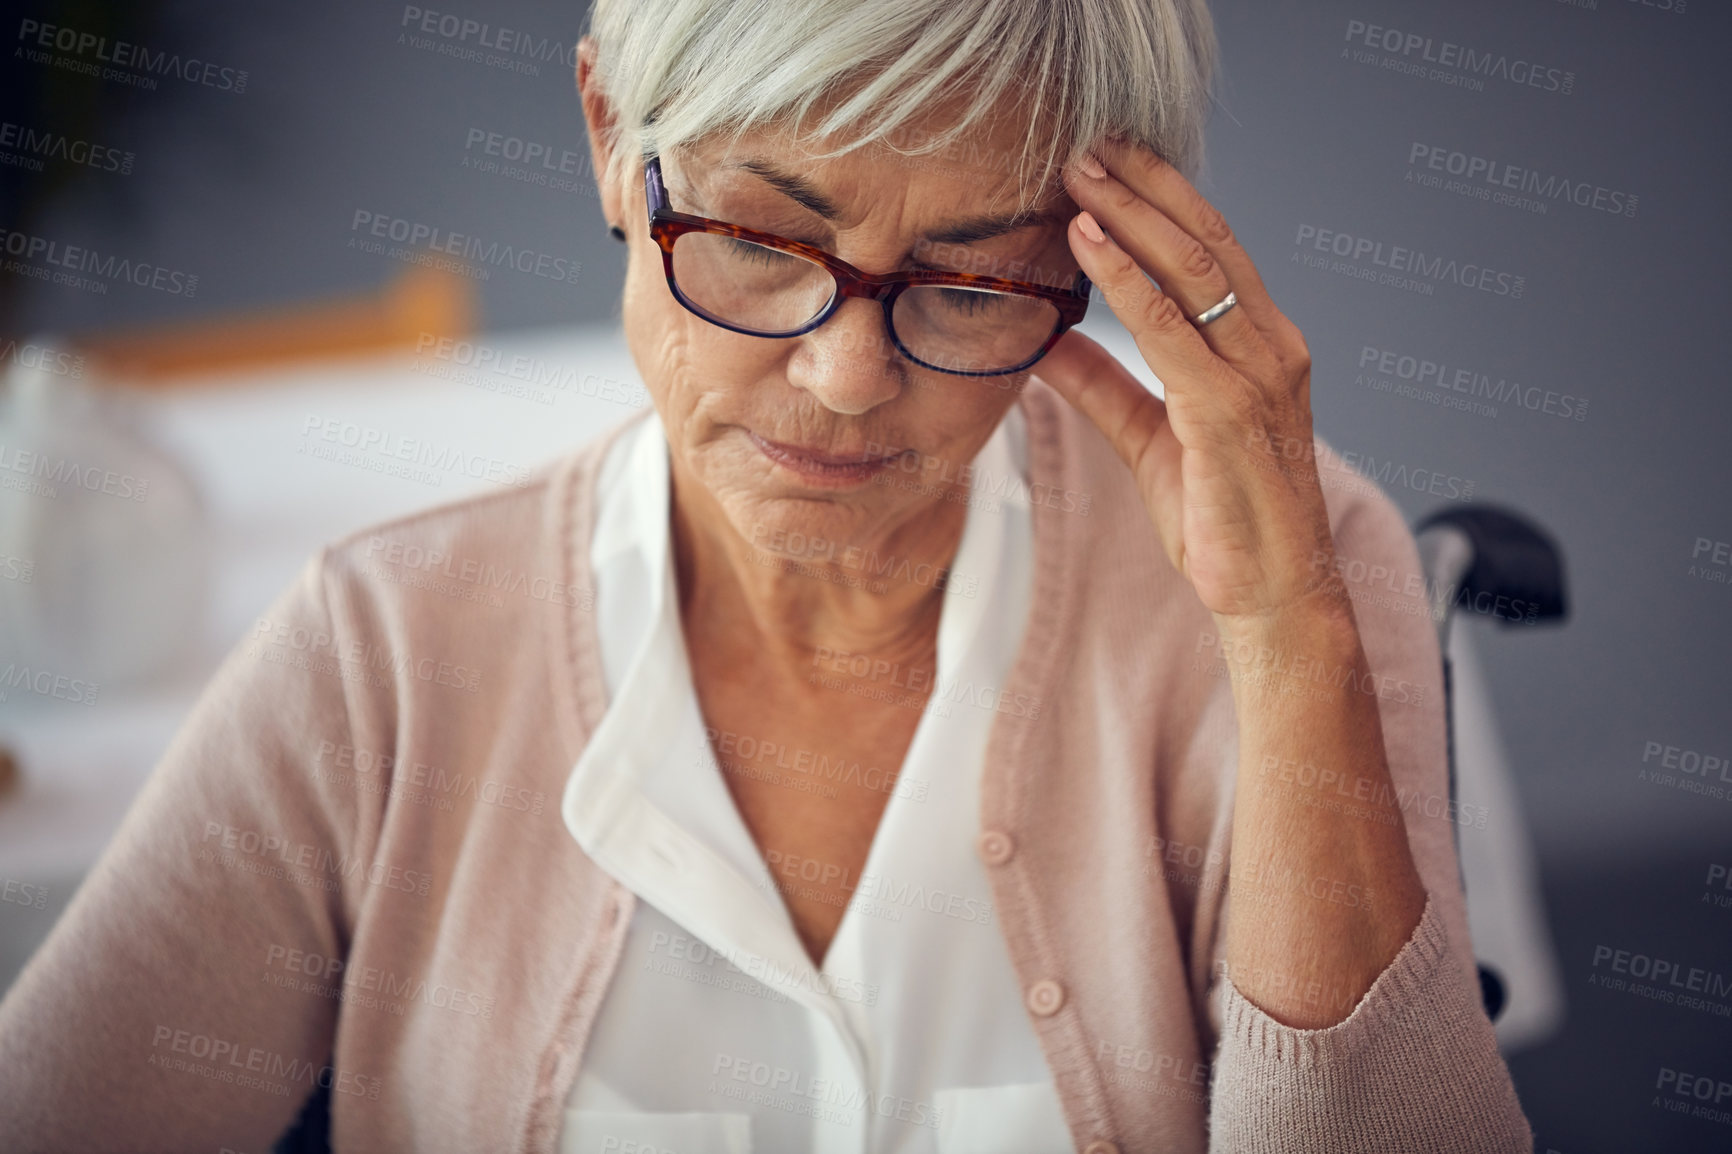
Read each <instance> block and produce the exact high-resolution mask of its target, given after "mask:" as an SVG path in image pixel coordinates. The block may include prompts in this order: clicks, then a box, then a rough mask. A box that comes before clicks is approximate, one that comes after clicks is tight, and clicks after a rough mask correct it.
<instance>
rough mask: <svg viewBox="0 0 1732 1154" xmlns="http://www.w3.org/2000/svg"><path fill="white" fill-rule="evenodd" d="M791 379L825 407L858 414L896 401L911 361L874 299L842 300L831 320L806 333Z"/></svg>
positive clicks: (794, 384) (906, 381)
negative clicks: (893, 337)
mask: <svg viewBox="0 0 1732 1154" xmlns="http://www.w3.org/2000/svg"><path fill="white" fill-rule="evenodd" d="M797 339H798V340H799V341H800V346H801V347H800V350H799V351H798V352H797V353H796V354H795V356H794V357H793V359H792V361H791V362H790V364H789V367H788V380H789V383H790V384H792V385H793V386H794V387H795V388H799V389H804V390H806V391H807V392H808V393H811V394H812V396H813V397H815V398H817V400H818V401H819V402H820V403H821V404H822V405H823V406H824V407H825V408H827V409H829V410H831V411H832V412H837V413H847V414H849V415H858V414H860V413H864V412H868V411H869V410H871V409H874V408H876V407H877V406H879V405H882V404H883V403H884V402H886V401H890V400H894V399H895V398H896V396H897V395H898V394H900V393H901V392H902V390H903V389H904V388H906V387H907V386H908V383H909V378H908V371H909V367H910V366H909V362H908V361H907V359H906V358H904V357H903V356H902V354H901V353H899V352H897V351H896V346H895V345H894V344H893V343H892V342H891V340H890V334H889V333H888V332H887V331H886V330H885V327H884V308H883V306H882V305H880V304H878V303H877V302H876V301H869V300H862V299H859V298H857V297H856V298H852V299H849V300H845V301H843V302H842V306H841V307H840V308H838V309H837V310H836V312H835V314H834V315H832V316H831V317H830V319H829V320H827V321H825V322H824V323H823V324H822V325H819V326H818V327H817V328H816V329H813V330H812V331H811V332H809V333H807V334H806V335H805V336H803V337H799V338H797Z"/></svg>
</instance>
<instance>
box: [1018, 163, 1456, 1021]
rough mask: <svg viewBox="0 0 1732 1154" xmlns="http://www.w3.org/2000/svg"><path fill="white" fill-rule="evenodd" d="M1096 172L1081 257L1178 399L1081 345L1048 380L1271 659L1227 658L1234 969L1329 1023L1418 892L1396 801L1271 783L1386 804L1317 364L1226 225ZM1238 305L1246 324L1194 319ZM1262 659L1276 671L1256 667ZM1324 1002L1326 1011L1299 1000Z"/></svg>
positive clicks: (1184, 192)
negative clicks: (1338, 545)
mask: <svg viewBox="0 0 1732 1154" xmlns="http://www.w3.org/2000/svg"><path fill="white" fill-rule="evenodd" d="M1096 156H1097V157H1098V158H1099V160H1100V161H1101V162H1102V164H1103V165H1104V168H1103V167H1101V166H1100V165H1096V166H1094V167H1095V168H1097V170H1098V171H1096V172H1094V173H1090V172H1087V171H1076V170H1070V171H1067V174H1066V182H1067V184H1068V186H1069V191H1070V195H1071V197H1072V199H1073V200H1075V201H1076V203H1077V204H1078V206H1079V207H1081V208H1082V210H1083V212H1082V213H1080V214H1079V215H1078V216H1077V217H1076V218H1075V219H1073V220H1072V221H1071V224H1070V229H1069V240H1070V246H1071V250H1072V252H1073V253H1074V254H1075V255H1076V259H1077V261H1078V263H1079V264H1080V265H1081V267H1082V269H1083V271H1084V272H1085V273H1087V274H1088V276H1089V279H1090V280H1092V281H1093V282H1094V283H1095V284H1096V285H1097V286H1098V287H1099V290H1100V292H1101V294H1102V296H1103V297H1104V299H1105V300H1106V302H1107V304H1108V305H1109V306H1110V307H1111V308H1112V310H1113V312H1114V313H1116V314H1117V315H1118V317H1119V319H1120V320H1121V321H1123V322H1124V325H1125V327H1126V328H1127V329H1129V330H1130V332H1131V335H1132V336H1133V337H1134V338H1135V340H1136V344H1137V349H1138V351H1139V352H1141V353H1142V355H1143V358H1144V359H1145V360H1146V361H1147V362H1148V365H1149V367H1150V368H1151V369H1152V370H1153V371H1154V373H1155V375H1156V376H1158V377H1159V378H1160V379H1161V381H1162V383H1163V384H1164V385H1165V388H1166V398H1165V400H1164V401H1163V400H1161V399H1160V398H1158V397H1156V396H1154V395H1153V394H1152V393H1150V392H1149V391H1148V390H1147V389H1146V388H1144V386H1143V385H1142V383H1141V382H1140V381H1138V380H1137V379H1136V378H1135V377H1134V376H1132V375H1131V374H1130V372H1128V371H1127V370H1126V369H1125V367H1124V366H1123V365H1121V364H1119V363H1118V362H1117V361H1116V360H1115V359H1114V358H1113V357H1112V356H1111V354H1109V353H1108V352H1107V351H1106V350H1105V349H1103V348H1102V347H1101V346H1100V345H1098V344H1096V343H1095V342H1094V341H1092V340H1089V339H1088V338H1087V337H1085V336H1083V335H1082V334H1080V333H1077V332H1070V333H1067V334H1065V336H1064V338H1063V339H1062V340H1060V342H1059V343H1058V344H1057V345H1056V346H1055V347H1054V349H1053V351H1052V352H1051V353H1049V354H1048V355H1047V356H1046V358H1045V359H1043V360H1042V361H1041V362H1040V365H1039V367H1038V370H1037V372H1038V375H1039V376H1040V378H1041V379H1042V380H1044V381H1046V382H1047V383H1048V384H1050V385H1051V386H1053V388H1055V389H1056V390H1057V391H1058V392H1059V393H1060V395H1062V396H1064V397H1065V398H1066V400H1068V401H1069V402H1070V403H1071V404H1073V405H1075V406H1076V407H1077V408H1078V409H1080V410H1081V411H1082V412H1083V413H1084V414H1086V415H1087V416H1088V417H1089V418H1090V419H1091V420H1093V422H1094V423H1095V424H1096V425H1097V426H1098V427H1099V428H1100V429H1101V431H1102V432H1103V433H1104V434H1105V436H1106V438H1107V440H1108V441H1109V442H1111V444H1112V445H1113V447H1114V448H1115V449H1116V450H1117V452H1118V453H1119V455H1120V457H1122V458H1123V460H1124V462H1125V464H1126V465H1127V466H1128V467H1129V468H1130V470H1131V472H1132V474H1133V475H1134V476H1135V477H1136V480H1137V484H1138V486H1139V488H1140V491H1141V493H1142V497H1143V501H1144V503H1145V504H1146V505H1147V507H1148V510H1149V514H1150V516H1151V517H1152V518H1153V519H1154V523H1155V526H1156V529H1157V530H1158V532H1159V534H1160V537H1161V541H1162V543H1163V544H1164V546H1165V549H1166V552H1167V556H1168V557H1169V558H1170V559H1171V561H1172V563H1173V565H1174V566H1175V567H1176V568H1177V569H1178V571H1179V572H1180V573H1181V574H1183V575H1184V576H1185V578H1186V579H1187V580H1188V581H1189V582H1190V584H1191V587H1192V588H1193V589H1194V590H1195V591H1196V593H1197V596H1198V598H1199V599H1200V600H1201V601H1202V603H1203V604H1204V605H1205V606H1206V607H1208V609H1209V610H1210V611H1211V612H1212V613H1213V614H1214V617H1215V623H1216V628H1217V631H1218V634H1219V637H1218V642H1219V646H1220V650H1219V651H1220V652H1221V653H1222V654H1233V655H1237V654H1255V655H1258V658H1257V661H1256V662H1255V663H1254V664H1246V663H1243V662H1240V661H1238V660H1236V659H1229V660H1228V661H1227V666H1228V668H1229V670H1230V676H1231V677H1232V680H1233V693H1234V703H1235V707H1236V712H1237V717H1238V723H1239V773H1238V778H1239V782H1238V790H1237V793H1236V800H1235V808H1234V818H1233V841H1232V852H1231V868H1230V879H1229V894H1230V897H1231V899H1232V900H1231V903H1230V905H1229V909H1228V917H1227V928H1226V956H1227V964H1228V970H1229V973H1230V974H1231V975H1232V976H1233V978H1234V984H1235V986H1237V987H1238V989H1239V990H1240V992H1241V993H1243V994H1244V995H1245V996H1246V997H1248V998H1250V999H1251V1000H1252V1001H1253V1002H1255V1003H1256V1004H1257V1005H1258V1006H1260V1007H1261V1008H1262V1009H1263V1010H1265V1011H1266V1012H1268V1013H1269V1014H1270V1015H1272V1016H1273V1017H1275V1018H1276V1019H1277V1020H1280V1021H1282V1022H1284V1023H1285V1024H1287V1025H1292V1026H1301V1027H1311V1028H1317V1027H1326V1026H1329V1025H1333V1024H1335V1023H1336V1022H1338V1021H1340V1020H1341V1019H1343V1018H1344V1017H1345V1016H1346V1014H1347V1012H1348V1011H1349V1010H1350V1009H1351V1008H1352V1007H1353V1006H1354V1005H1355V1004H1357V1002H1358V1000H1359V998H1360V996H1362V995H1363V994H1364V993H1365V991H1366V990H1368V989H1369V988H1370V986H1371V984H1372V982H1374V981H1375V980H1376V978H1377V976H1378V975H1379V974H1380V973H1382V972H1383V970H1384V969H1385V968H1387V966H1388V964H1389V962H1390V961H1391V960H1392V959H1393V958H1394V957H1395V956H1396V954H1397V953H1398V952H1399V951H1400V949H1401V947H1402V946H1403V945H1404V944H1405V942H1406V941H1407V939H1408V938H1409V937H1410V936H1411V934H1412V932H1413V929H1414V927H1415V925H1416V924H1417V923H1418V922H1419V919H1420V916H1421V914H1422V912H1423V910H1424V906H1425V900H1426V895H1425V889H1424V887H1423V885H1422V884H1421V882H1420V880H1419V876H1418V872H1417V870H1416V869H1415V867H1414V863H1413V856H1412V853H1411V851H1410V849H1409V846H1408V842H1407V836H1406V830H1405V826H1404V824H1403V822H1402V821H1401V816H1400V813H1399V811H1398V809H1396V808H1395V807H1393V806H1390V805H1388V804H1387V802H1386V803H1385V804H1384V805H1383V806H1382V809H1384V810H1387V811H1388V812H1387V813H1382V812H1379V813H1377V814H1376V815H1375V816H1376V818H1377V819H1376V820H1368V819H1367V818H1366V817H1365V816H1364V815H1365V812H1366V809H1367V808H1376V807H1335V808H1334V809H1330V808H1326V807H1322V806H1317V805H1306V804H1304V802H1305V800H1306V799H1305V798H1303V797H1299V796H1297V795H1296V794H1295V793H1294V792H1293V791H1290V790H1285V789H1279V788H1266V787H1265V783H1266V782H1267V781H1268V778H1267V777H1266V776H1265V775H1263V774H1261V773H1260V771H1259V767H1262V766H1267V765H1272V764H1279V763H1282V762H1287V763H1301V764H1311V765H1316V766H1322V767H1326V768H1330V769H1334V770H1335V771H1336V772H1337V774H1339V775H1342V777H1343V779H1345V780H1353V781H1355V782H1359V781H1363V782H1365V784H1366V793H1367V794H1368V795H1369V796H1371V797H1373V798H1382V799H1388V798H1391V797H1393V796H1394V795H1395V791H1394V790H1393V788H1392V787H1391V786H1392V783H1391V779H1390V776H1389V768H1388V762H1387V758H1386V756H1385V752H1384V743H1383V735H1382V729H1381V721H1380V718H1379V715H1378V707H1377V697H1376V696H1375V695H1374V694H1373V695H1368V694H1366V693H1364V692H1360V691H1358V690H1359V687H1360V686H1362V685H1364V684H1366V683H1367V681H1371V682H1372V683H1373V684H1375V679H1372V678H1368V676H1367V675H1368V673H1369V670H1368V666H1367V662H1366V658H1365V654H1364V650H1363V646H1362V645H1361V643H1360V636H1359V632H1358V627H1357V624H1356V622H1355V618H1354V612H1353V606H1352V603H1351V602H1350V601H1349V599H1348V597H1347V595H1346V592H1345V590H1344V588H1343V586H1342V583H1341V582H1340V580H1339V579H1338V577H1337V575H1336V566H1335V564H1334V542H1333V540H1332V538H1331V534H1330V528H1329V519H1328V512H1327V510H1326V508H1325V506H1324V500H1323V488H1322V485H1321V483H1320V480H1319V476H1318V471H1317V467H1316V463H1315V461H1314V458H1313V452H1312V444H1313V442H1312V433H1311V397H1310V393H1311V360H1310V354H1309V353H1308V351H1307V349H1306V347H1305V340H1304V338H1303V336H1301V334H1300V332H1299V330H1298V328H1297V327H1296V326H1295V325H1294V324H1293V322H1292V321H1290V320H1288V319H1287V318H1286V317H1285V316H1284V315H1282V313H1281V311H1280V310H1279V309H1277V308H1276V307H1275V304H1274V302H1273V301H1272V300H1271V299H1270V297H1269V294H1268V292H1267V290H1265V289H1264V287H1263V282H1262V279H1261V278H1260V277H1259V276H1258V275H1257V270H1256V268H1255V267H1254V266H1253V265H1252V262H1251V259H1250V257H1249V256H1248V255H1246V253H1245V251H1244V249H1242V248H1240V247H1239V245H1238V243H1237V242H1236V241H1235V240H1234V238H1233V233H1232V230H1231V229H1229V228H1228V227H1227V223H1226V221H1225V220H1224V219H1223V217H1222V216H1221V214H1220V213H1219V212H1218V211H1217V210H1216V209H1215V208H1214V207H1213V206H1211V205H1210V204H1209V203H1208V202H1207V201H1206V200H1204V199H1203V197H1202V196H1201V195H1200V194H1199V193H1198V192H1197V190H1196V189H1195V188H1194V187H1192V185H1191V184H1190V182H1189V181H1187V180H1186V179H1185V178H1184V176H1183V175H1182V174H1180V173H1179V172H1178V171H1177V170H1176V169H1174V168H1173V167H1171V166H1170V165H1168V164H1166V163H1165V162H1163V161H1162V160H1161V159H1160V158H1158V157H1156V156H1155V155H1154V154H1152V153H1151V152H1149V151H1147V150H1146V149H1143V148H1139V147H1136V146H1134V145H1129V144H1120V143H1109V144H1106V145H1103V146H1101V148H1099V149H1098V150H1097V152H1096ZM1103 229H1104V232H1103ZM1145 273H1146V274H1147V276H1145V275H1144V274H1145ZM1151 277H1152V278H1153V279H1154V281H1155V282H1156V284H1158V285H1159V287H1156V284H1151V283H1150V278H1151ZM1229 292H1231V293H1233V294H1234V295H1235V297H1236V299H1237V302H1238V303H1237V305H1236V306H1235V307H1232V308H1229V309H1228V310H1227V311H1226V312H1224V313H1220V314H1219V315H1218V316H1216V318H1215V319H1213V320H1211V321H1208V322H1207V323H1201V324H1199V323H1198V322H1197V321H1196V320H1195V319H1194V318H1196V317H1197V316H1198V315H1199V314H1201V313H1203V312H1204V311H1205V310H1209V309H1211V308H1212V307H1213V306H1215V305H1217V304H1219V303H1220V302H1222V301H1223V300H1225V298H1226V297H1227V294H1228V293H1229ZM1264 655H1274V659H1273V660H1271V661H1269V662H1268V663H1267V665H1265V664H1264V662H1263V656H1264ZM1241 665H1244V667H1243V668H1236V666H1241ZM1292 668H1306V669H1326V670H1331V671H1337V672H1338V673H1339V674H1340V676H1334V675H1332V676H1330V677H1329V678H1327V679H1326V681H1325V683H1324V684H1325V685H1326V686H1328V687H1330V689H1325V690H1324V691H1322V692H1319V691H1318V690H1319V689H1320V688H1321V687H1320V686H1318V685H1316V684H1306V685H1304V686H1295V685H1293V684H1290V683H1289V678H1288V676H1287V674H1286V673H1285V672H1284V670H1287V669H1292ZM1296 689H1299V690H1302V691H1299V692H1295V690H1296ZM1331 690H1332V691H1331ZM1271 759H1274V760H1271ZM1319 883H1320V884H1319ZM1318 893H1324V894H1329V895H1335V894H1341V893H1351V894H1354V895H1358V897H1357V898H1356V900H1354V901H1353V902H1352V903H1348V902H1342V901H1334V900H1318V899H1317V898H1316V896H1315V895H1317V894H1318ZM1359 898H1362V899H1363V900H1359ZM1317 989H1322V990H1325V991H1329V996H1328V997H1327V998H1326V999H1323V1000H1321V1001H1319V1000H1318V999H1315V998H1308V997H1306V996H1304V995H1303V994H1301V993H1300V991H1306V990H1317Z"/></svg>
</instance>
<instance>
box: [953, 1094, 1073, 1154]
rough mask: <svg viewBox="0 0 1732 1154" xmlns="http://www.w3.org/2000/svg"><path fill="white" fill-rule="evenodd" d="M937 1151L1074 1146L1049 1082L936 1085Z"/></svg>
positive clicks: (1051, 1153) (1054, 1150)
mask: <svg viewBox="0 0 1732 1154" xmlns="http://www.w3.org/2000/svg"><path fill="white" fill-rule="evenodd" d="M932 1104H933V1105H934V1106H937V1107H938V1112H939V1118H938V1154H1061V1152H1063V1151H1066V1150H1070V1149H1071V1148H1072V1141H1071V1136H1070V1128H1069V1127H1068V1126H1066V1125H1065V1121H1064V1109H1063V1107H1061V1106H1060V1105H1059V1100H1058V1090H1057V1089H1056V1088H1055V1087H1054V1086H1053V1084H1052V1083H1051V1082H1050V1081H1048V1082H1021V1083H1016V1084H1009V1085H1003V1086H970V1087H958V1088H952V1089H946V1090H938V1091H936V1092H935V1093H934V1094H933V1095H932Z"/></svg>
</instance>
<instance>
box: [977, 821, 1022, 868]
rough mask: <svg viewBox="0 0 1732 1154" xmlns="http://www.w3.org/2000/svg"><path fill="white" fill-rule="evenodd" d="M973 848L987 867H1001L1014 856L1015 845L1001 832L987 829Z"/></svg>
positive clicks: (1007, 835)
mask: <svg viewBox="0 0 1732 1154" xmlns="http://www.w3.org/2000/svg"><path fill="white" fill-rule="evenodd" d="M974 848H975V849H976V850H977V851H979V853H980V860H981V861H983V862H985V863H986V864H987V865H995V866H996V865H1003V864H1004V863H1005V862H1007V861H1009V860H1010V859H1011V858H1012V857H1013V856H1015V854H1016V843H1015V842H1014V841H1012V840H1011V838H1010V835H1009V834H1007V833H1005V832H1004V831H1003V830H998V829H989V830H987V831H986V832H985V833H983V834H981V835H980V839H979V840H978V841H976V842H975V846H974Z"/></svg>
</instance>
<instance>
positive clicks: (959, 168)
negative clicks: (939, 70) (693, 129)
mask: <svg viewBox="0 0 1732 1154" xmlns="http://www.w3.org/2000/svg"><path fill="white" fill-rule="evenodd" d="M833 99H840V97H836V98H833ZM958 103H959V102H957V101H951V102H948V103H941V104H938V105H935V106H934V109H933V110H932V111H931V113H930V114H928V115H926V116H924V117H921V118H919V119H917V120H910V121H906V122H904V123H902V124H900V125H896V126H893V127H892V128H891V129H889V130H888V131H886V132H883V133H880V134H877V135H873V136H870V137H866V138H848V137H845V136H824V135H820V134H818V133H816V132H813V131H810V130H806V129H804V128H803V127H802V125H801V124H799V123H795V122H794V121H793V120H792V119H791V118H783V119H780V120H778V121H776V122H775V123H773V124H771V125H768V126H762V127H758V128H754V129H752V130H750V131H747V132H743V133H718V134H714V135H712V136H710V137H708V138H705V139H701V140H695V141H690V142H686V143H683V144H680V145H677V146H675V147H673V148H670V149H669V150H668V152H667V153H666V154H665V155H666V156H667V157H668V158H669V159H670V160H671V161H672V164H673V166H675V167H677V168H679V169H680V170H681V171H682V172H683V173H684V174H685V175H686V178H687V179H692V180H696V181H704V180H706V179H714V177H715V174H719V173H728V172H745V173H755V174H757V175H759V176H763V175H764V172H765V170H773V172H774V173H775V174H778V175H782V174H797V175H798V176H799V177H801V178H803V179H804V180H805V181H807V182H808V183H810V184H814V185H818V186H821V187H823V188H826V189H828V190H831V191H832V192H834V193H835V194H837V195H838V196H839V197H841V198H844V199H846V198H850V194H853V195H855V196H859V195H869V194H871V193H873V192H889V191H891V190H897V191H898V192H902V193H904V194H908V193H911V194H913V196H914V197H915V198H922V193H924V194H926V195H929V196H931V197H935V198H938V199H939V200H941V201H943V202H944V203H945V207H946V208H947V209H948V210H949V211H951V212H953V213H956V214H959V215H960V214H968V215H974V214H982V215H994V216H1024V215H1028V216H1033V215H1038V214H1047V213H1051V212H1053V211H1055V210H1059V209H1062V208H1063V207H1065V206H1066V205H1068V203H1069V197H1068V194H1067V192H1066V190H1065V187H1064V183H1063V180H1062V179H1061V176H1060V170H1059V162H1060V161H1061V160H1062V159H1063V157H1064V155H1065V151H1064V147H1063V144H1062V142H1061V141H1059V140H1058V139H1057V136H1056V134H1055V133H1054V132H1053V131H1052V130H1051V129H1044V130H1043V129H1042V128H1041V127H1040V126H1039V125H1037V124H1036V123H1035V122H1034V120H1033V119H1031V118H1030V117H1029V116H1028V115H1027V113H1026V112H1023V111H1021V110H1019V109H1018V108H1017V107H1016V106H1014V105H1012V104H1010V103H1009V102H1008V101H1006V102H1001V104H1000V106H999V108H997V109H995V112H994V114H993V115H990V116H987V117H983V118H978V119H975V120H974V121H973V122H972V123H970V124H968V125H967V126H966V127H965V128H962V129H960V130H958V129H956V128H955V127H954V126H955V119H954V117H955V115H956V106H957V104H958ZM823 111H824V110H823V109H822V108H819V109H817V110H815V111H814V112H812V113H809V114H808V115H807V116H806V117H804V118H803V122H804V123H805V124H812V123H817V122H819V121H821V120H822V119H823ZM652 147H653V137H652ZM770 183H772V184H775V183H776V181H775V180H774V179H772V180H771V182H770Z"/></svg>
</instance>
